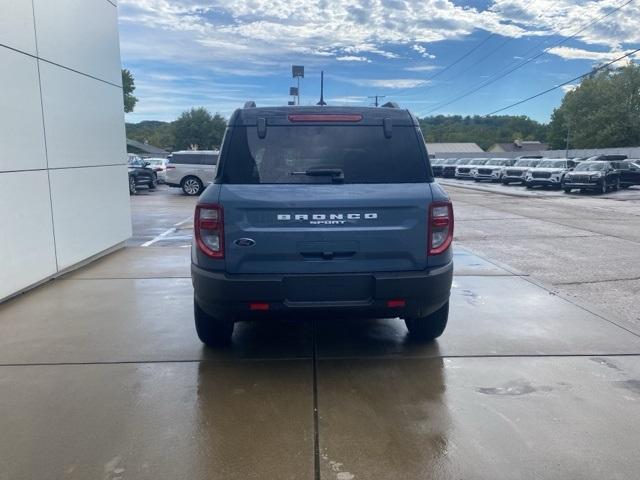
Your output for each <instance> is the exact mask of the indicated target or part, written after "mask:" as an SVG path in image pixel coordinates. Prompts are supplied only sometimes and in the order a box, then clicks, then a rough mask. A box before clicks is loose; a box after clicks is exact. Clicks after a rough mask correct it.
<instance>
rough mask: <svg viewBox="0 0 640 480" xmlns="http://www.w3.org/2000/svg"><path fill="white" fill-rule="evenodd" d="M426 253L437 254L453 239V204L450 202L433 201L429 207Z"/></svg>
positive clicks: (449, 244) (447, 246) (448, 245)
mask: <svg viewBox="0 0 640 480" xmlns="http://www.w3.org/2000/svg"><path fill="white" fill-rule="evenodd" d="M427 233H428V242H429V246H428V250H427V254H428V255H439V254H440V253H442V252H444V251H445V250H446V249H447V248H449V247H450V246H451V241H452V240H453V206H452V205H451V202H433V203H432V204H431V206H430V207H429V227H428V232H427Z"/></svg>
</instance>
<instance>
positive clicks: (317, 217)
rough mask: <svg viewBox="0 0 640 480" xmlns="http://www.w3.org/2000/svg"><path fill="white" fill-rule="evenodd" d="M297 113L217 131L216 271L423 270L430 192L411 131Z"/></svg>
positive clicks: (421, 151) (416, 135) (420, 148)
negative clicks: (221, 145) (219, 244)
mask: <svg viewBox="0 0 640 480" xmlns="http://www.w3.org/2000/svg"><path fill="white" fill-rule="evenodd" d="M304 117H305V120H302V121H300V122H298V123H296V122H293V121H290V122H287V123H285V124H282V125H273V126H272V125H269V127H268V128H265V125H264V124H263V125H262V127H260V126H235V127H233V128H230V129H229V131H228V132H227V136H229V138H228V139H227V143H226V147H225V150H224V151H223V157H222V159H221V167H220V168H221V172H220V175H219V177H218V179H217V181H216V183H219V184H220V196H219V203H220V204H221V205H222V207H223V209H224V226H225V232H224V239H225V263H226V265H225V267H226V271H227V272H228V273H232V274H245V273H246V274H249V273H282V274H288V273H302V274H314V273H358V272H384V271H411V270H423V269H425V268H426V267H427V248H428V247H427V220H428V207H429V205H430V203H431V198H432V194H431V188H430V184H429V183H428V181H429V180H430V172H429V167H428V160H427V156H426V151H425V148H424V143H423V140H422V136H421V133H420V131H419V130H418V129H417V127H415V126H414V125H413V123H412V122H411V123H408V124H406V125H399V126H396V125H395V124H394V125H393V128H392V129H391V127H390V125H387V127H388V128H383V121H382V119H380V120H379V123H377V124H373V125H372V124H367V123H366V122H364V121H362V119H360V120H354V119H355V118H357V117H358V116H357V115H355V116H354V115H351V116H348V117H347V116H343V117H341V116H340V115H333V116H331V121H330V122H326V121H325V122H318V120H314V119H312V120H308V119H309V118H311V117H313V116H311V117H310V116H304ZM316 117H319V116H318V115H316ZM345 118H347V120H345ZM289 119H291V116H290V117H289ZM409 120H410V117H409V116H408V114H407V121H409ZM259 124H260V122H258V125H259Z"/></svg>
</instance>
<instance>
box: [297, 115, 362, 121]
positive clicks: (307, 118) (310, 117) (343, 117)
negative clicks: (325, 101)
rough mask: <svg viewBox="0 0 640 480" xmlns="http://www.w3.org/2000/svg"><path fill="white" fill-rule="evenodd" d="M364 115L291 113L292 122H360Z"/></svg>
mask: <svg viewBox="0 0 640 480" xmlns="http://www.w3.org/2000/svg"><path fill="white" fill-rule="evenodd" d="M361 120H362V115H340V114H333V115H329V114H306V115H305V114H296V115H289V121H290V122H359V121H361Z"/></svg>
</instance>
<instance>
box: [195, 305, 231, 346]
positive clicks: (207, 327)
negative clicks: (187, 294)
mask: <svg viewBox="0 0 640 480" xmlns="http://www.w3.org/2000/svg"><path fill="white" fill-rule="evenodd" d="M193 316H194V318H195V322H196V332H197V333H198V338H199V339H200V341H201V342H202V343H204V344H205V345H207V346H209V347H222V346H225V345H229V344H230V343H231V336H232V335H233V322H230V321H228V320H220V319H219V318H215V317H212V316H211V315H209V314H207V313H206V312H205V311H204V310H202V309H201V308H200V305H198V302H196V300H195V298H194V299H193Z"/></svg>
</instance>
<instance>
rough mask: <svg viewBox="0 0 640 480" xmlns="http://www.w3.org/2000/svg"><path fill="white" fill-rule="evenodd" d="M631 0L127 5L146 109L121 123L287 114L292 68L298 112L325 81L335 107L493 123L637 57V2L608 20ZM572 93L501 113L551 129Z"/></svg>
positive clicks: (212, 0) (123, 17)
mask: <svg viewBox="0 0 640 480" xmlns="http://www.w3.org/2000/svg"><path fill="white" fill-rule="evenodd" d="M628 1H629V0H599V1H584V0H582V1H579V0H468V1H449V0H420V1H418V0H208V1H205V0H120V2H119V23H120V46H121V47H120V48H121V54H122V64H123V68H128V69H129V70H131V72H132V73H133V75H134V77H135V83H136V91H135V95H136V96H137V97H138V99H139V102H138V105H137V106H136V109H135V111H134V112H133V113H130V114H127V116H126V119H127V121H128V122H139V121H142V120H164V121H171V120H174V119H175V118H177V117H178V116H179V115H180V113H181V112H183V111H185V110H188V109H190V108H192V107H200V106H202V107H205V108H207V109H208V110H209V111H211V112H212V113H215V112H218V113H220V114H222V115H223V116H225V117H228V116H229V115H230V114H231V113H232V112H233V110H234V109H236V108H238V107H240V106H242V104H243V103H244V102H245V101H247V100H254V101H255V102H256V104H257V105H258V106H271V105H286V103H287V101H289V100H290V99H291V97H289V95H288V94H289V87H290V86H295V85H296V83H295V80H294V79H293V78H292V77H291V65H294V64H295V65H304V67H305V77H304V79H302V80H301V88H300V93H301V95H300V104H301V105H313V104H315V103H316V102H318V100H319V96H320V71H322V70H323V71H324V72H325V100H326V101H327V103H328V104H330V105H357V106H367V105H372V102H373V100H372V99H371V98H368V97H369V96H373V95H384V96H385V98H384V99H382V102H386V101H394V102H397V103H398V104H400V105H401V106H402V107H406V108H409V109H410V110H412V111H413V112H414V113H415V114H417V115H418V116H428V115H439V114H442V115H454V114H455V115H486V114H488V113H490V112H493V111H494V110H497V109H499V108H502V107H505V106H508V105H510V104H511V103H515V102H517V101H519V100H521V99H523V98H526V97H528V96H530V95H534V94H536V93H538V92H540V91H542V90H546V89H547V88H550V87H553V86H555V85H559V84H561V83H564V82H566V81H568V80H570V79H572V78H574V77H577V76H579V75H581V74H584V73H586V72H588V71H590V69H591V68H593V67H594V66H595V65H600V64H602V63H606V62H608V61H611V60H613V59H615V58H617V57H620V56H621V55H624V54H625V53H628V52H629V51H631V50H633V49H635V48H638V47H640V28H639V27H638V26H639V25H640V0H631V1H630V3H629V4H627V5H625V6H624V7H622V8H621V9H620V10H618V11H616V12H615V13H612V14H610V15H609V16H607V17H606V18H604V19H600V18H601V17H603V16H605V15H607V14H609V13H611V12H612V11H613V10H614V9H615V8H617V7H619V6H621V5H623V4H625V3H627V2H628ZM543 52H545V53H543ZM630 59H633V60H631V61H634V62H636V63H637V62H638V61H640V55H634V56H632V57H629V58H627V59H626V60H624V61H620V62H618V63H616V65H624V64H625V62H629V61H630ZM519 65H522V67H521V68H517V69H516V70H514V71H513V73H510V74H508V75H506V76H504V78H500V79H497V77H498V76H500V75H502V74H504V73H506V72H508V71H510V70H512V69H514V68H515V67H518V66H519ZM485 84H486V86H483V85H485ZM572 85H573V84H570V85H567V86H565V87H563V88H559V89H557V90H555V91H553V92H552V93H549V94H547V95H544V96H542V97H539V98H537V99H535V100H533V101H531V102H527V103H524V104H522V105H519V106H517V107H514V108H511V109H509V110H506V111H505V112H503V114H512V115H527V116H529V117H531V118H533V119H535V120H538V121H542V122H547V121H548V120H549V118H550V116H551V113H552V112H553V109H554V108H555V107H557V106H558V105H559V104H560V102H561V100H562V97H563V95H564V94H565V92H566V91H567V90H568V89H570V88H572ZM478 87H482V88H479V89H478ZM476 89H477V91H474V92H472V91H473V90H476Z"/></svg>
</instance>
